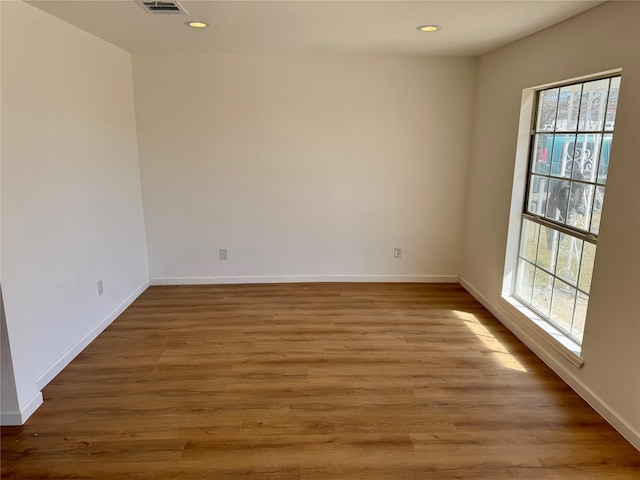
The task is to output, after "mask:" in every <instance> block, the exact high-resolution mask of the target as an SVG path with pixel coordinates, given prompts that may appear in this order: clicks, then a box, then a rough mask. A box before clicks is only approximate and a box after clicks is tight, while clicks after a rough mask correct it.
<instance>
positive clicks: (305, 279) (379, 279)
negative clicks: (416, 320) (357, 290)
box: [151, 275, 458, 285]
mask: <svg viewBox="0 0 640 480" xmlns="http://www.w3.org/2000/svg"><path fill="white" fill-rule="evenodd" d="M315 282H362V283H368V282H372V283H373V282H375V283H384V282H391V283H457V282H458V276H457V275H281V276H268V275H265V276H237V277H161V278H151V285H224V284H237V283H315Z"/></svg>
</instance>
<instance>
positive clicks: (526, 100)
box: [500, 69, 622, 368]
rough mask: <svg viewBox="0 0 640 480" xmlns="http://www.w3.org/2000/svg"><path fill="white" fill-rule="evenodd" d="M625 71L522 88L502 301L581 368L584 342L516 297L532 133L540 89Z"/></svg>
mask: <svg viewBox="0 0 640 480" xmlns="http://www.w3.org/2000/svg"><path fill="white" fill-rule="evenodd" d="M621 73H622V69H615V70H608V71H605V72H600V73H598V74H594V75H587V76H582V77H576V78H571V79H567V80H563V81H559V82H554V83H549V84H544V85H538V86H535V87H530V88H526V89H524V90H523V91H522V97H521V103H520V119H519V124H518V138H517V144H516V154H515V165H514V174H513V189H512V194H511V206H510V210H509V227H508V233H507V246H506V252H505V268H504V275H503V282H502V292H501V296H500V302H501V306H502V307H503V308H505V310H506V311H507V312H509V313H510V317H511V318H512V319H514V320H515V321H516V322H517V325H516V326H517V327H518V328H519V329H520V330H521V332H520V333H522V334H524V335H527V336H530V337H533V338H535V339H536V340H538V341H541V342H542V343H544V344H547V345H548V346H551V347H553V348H554V349H555V350H556V351H558V352H559V353H561V354H562V355H563V356H564V357H565V358H566V359H568V360H569V361H570V362H571V363H573V364H574V365H575V366H576V367H578V368H580V367H582V365H583V364H584V360H583V359H582V357H581V352H582V345H580V344H578V343H576V342H575V341H574V340H573V339H572V338H571V337H570V336H568V335H566V334H565V333H564V332H563V331H561V330H560V329H559V328H556V327H555V326H554V325H553V324H552V323H549V322H548V321H547V320H546V319H544V318H542V317H541V316H539V315H538V314H536V312H534V311H533V310H531V309H530V308H529V307H528V306H526V305H524V304H523V303H522V302H520V301H519V300H518V299H517V298H515V297H514V293H515V283H516V269H517V264H518V256H519V255H518V254H519V248H520V236H521V227H522V223H523V218H524V216H523V214H524V211H525V208H524V206H525V202H526V194H527V185H528V183H529V162H530V149H531V141H532V138H533V136H532V135H531V131H532V128H533V127H532V124H533V120H534V119H535V116H536V111H535V109H536V107H537V105H536V99H537V95H538V92H539V91H541V90H546V89H549V88H554V87H558V86H564V85H568V84H572V83H581V82H587V81H591V80H597V79H599V78H604V77H611V76H616V75H620V74H621Z"/></svg>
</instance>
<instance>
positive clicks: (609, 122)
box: [604, 77, 620, 131]
mask: <svg viewBox="0 0 640 480" xmlns="http://www.w3.org/2000/svg"><path fill="white" fill-rule="evenodd" d="M619 91H620V77H616V78H612V79H611V86H610V87H609V103H608V105H607V115H606V121H605V124H604V129H605V130H607V131H612V130H613V126H614V125H615V123H616V110H617V108H618V92H619Z"/></svg>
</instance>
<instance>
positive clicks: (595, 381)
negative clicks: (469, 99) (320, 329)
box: [461, 2, 640, 448]
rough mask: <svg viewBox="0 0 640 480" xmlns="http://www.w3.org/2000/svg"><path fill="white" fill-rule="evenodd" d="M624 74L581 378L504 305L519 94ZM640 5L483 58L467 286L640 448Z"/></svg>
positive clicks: (598, 13)
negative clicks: (615, 72) (605, 74)
mask: <svg viewBox="0 0 640 480" xmlns="http://www.w3.org/2000/svg"><path fill="white" fill-rule="evenodd" d="M619 67H622V69H623V71H622V87H621V93H620V99H619V102H620V103H619V107H618V116H617V123H616V131H615V138H614V143H613V149H612V154H611V155H612V156H611V167H610V173H609V178H608V181H607V193H606V199H605V205H604V212H603V220H602V224H601V228H600V238H599V241H598V250H597V258H596V265H595V270H594V276H593V282H592V287H591V299H590V305H589V311H588V316H587V323H586V331H585V335H584V343H583V348H582V357H583V359H584V366H583V367H582V369H577V368H576V367H575V366H574V365H573V364H571V363H570V362H569V361H568V360H566V359H565V358H564V357H563V356H561V355H560V354H559V353H558V352H557V351H555V350H553V349H552V348H550V347H549V346H548V345H546V344H544V343H543V342H540V339H539V338H536V337H535V335H533V336H530V335H528V334H527V332H526V331H525V330H524V329H523V328H522V327H521V326H519V325H518V322H517V320H516V319H515V318H514V316H513V315H512V312H510V311H509V310H508V309H507V308H506V307H505V306H504V305H502V304H501V302H500V300H499V295H500V293H501V289H502V280H503V268H504V257H505V246H506V239H507V227H508V221H509V206H510V195H511V187H512V180H513V173H514V159H515V151H516V137H517V133H518V131H517V129H518V116H519V109H520V98H521V94H522V90H523V89H525V88H528V87H534V86H537V85H542V84H545V83H550V82H556V81H560V80H563V79H569V78H574V77H578V76H582V75H588V74H593V73H597V72H601V71H606V70H610V69H615V68H619ZM639 115H640V3H637V2H620V3H618V2H609V3H606V4H604V5H603V6H600V7H597V8H595V9H593V10H590V11H588V12H586V13H584V14H582V15H580V16H578V17H575V18H573V19H571V20H569V21H567V22H564V23H562V24H559V25H557V26H555V27H552V28H550V29H548V30H545V31H543V32H540V33H538V34H535V35H533V36H531V37H528V38H526V39H523V40H521V41H518V42H516V43H513V44H511V45H509V46H506V47H504V48H501V49H498V50H496V51H494V52H491V53H489V54H487V55H485V56H483V57H481V58H480V61H479V70H478V90H477V102H476V120H475V128H474V142H473V149H472V160H471V172H470V183H469V198H468V202H467V212H468V213H467V215H468V216H467V223H466V235H465V238H466V242H465V246H464V259H463V263H462V270H461V272H462V274H461V279H462V281H463V282H464V283H465V285H467V286H468V287H469V288H470V290H471V291H472V292H473V293H475V294H476V295H477V296H478V298H481V299H482V300H483V301H484V303H485V304H486V305H487V306H488V307H489V308H490V309H491V310H492V311H493V312H494V314H496V315H497V316H498V317H499V318H500V319H502V320H503V321H504V322H505V323H507V324H508V325H509V326H511V327H512V329H514V330H515V331H517V332H518V333H519V334H520V335H521V337H522V338H523V339H525V340H526V341H527V343H528V344H529V345H530V346H531V347H532V348H533V349H534V351H536V352H537V353H538V354H539V355H540V356H541V357H542V358H543V359H545V360H546V361H547V363H549V364H550V365H551V366H552V367H553V368H554V369H555V370H556V371H557V372H558V373H559V374H560V375H561V376H562V377H563V378H564V379H565V380H566V381H567V382H568V383H569V384H570V385H571V386H572V387H574V389H576V390H577V391H578V392H579V393H581V394H582V395H583V397H584V398H585V399H587V400H588V401H589V402H590V403H591V404H592V405H594V406H595V407H596V408H597V409H598V410H600V412H601V413H603V415H604V416H605V417H606V418H607V419H608V420H609V421H610V422H612V423H613V424H614V426H616V427H617V428H618V429H619V430H620V431H621V432H622V433H623V434H625V435H626V436H627V438H629V439H630V440H632V441H633V442H634V443H635V445H636V446H637V447H638V448H640V433H639V432H640V373H638V372H640V313H639V312H640V311H639V309H638V295H639V294H640V255H639V247H640V214H639V211H640V197H639V196H638V185H640V163H639V162H638V159H639V158H640V149H639V143H638V132H640V119H639Z"/></svg>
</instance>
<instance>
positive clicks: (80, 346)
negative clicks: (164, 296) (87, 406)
mask: <svg viewBox="0 0 640 480" xmlns="http://www.w3.org/2000/svg"><path fill="white" fill-rule="evenodd" d="M149 285H150V282H149V279H147V280H145V281H144V282H142V284H141V285H140V286H139V287H138V288H136V289H135V290H134V291H133V293H131V295H129V296H128V297H127V298H125V299H124V300H123V301H122V302H121V303H120V304H119V305H118V306H117V307H115V308H114V309H113V310H111V312H109V314H108V315H107V316H106V317H105V318H104V319H103V320H102V321H101V322H100V323H98V324H97V325H96V326H95V327H94V328H93V329H92V330H91V331H90V332H89V333H87V334H86V335H85V336H84V337H82V338H81V339H80V340H79V341H78V342H77V343H76V344H75V345H73V346H72V347H71V348H70V349H69V350H67V351H66V352H65V353H64V354H63V355H62V356H61V357H60V358H58V360H56V361H55V362H54V363H53V365H51V366H50V367H49V368H47V369H46V370H45V371H44V372H43V373H42V374H40V376H39V377H38V378H37V379H36V385H37V387H38V389H40V390H42V389H43V388H44V387H45V386H46V385H47V384H48V383H49V382H50V381H51V380H53V379H54V377H55V376H56V375H58V374H59V373H60V372H61V371H62V370H63V369H64V367H66V366H67V365H69V363H70V362H71V360H73V359H74V358H76V356H78V354H79V353H80V352H82V350H84V349H85V348H86V347H87V345H89V344H90V343H91V342H92V341H93V340H95V339H96V337H97V336H98V335H100V334H101V333H102V332H103V331H104V329H105V328H107V327H108V326H109V325H111V323H112V322H113V321H114V320H115V319H116V318H118V315H120V314H121V313H122V312H124V311H125V310H126V309H127V307H128V306H129V305H131V304H132V303H133V302H134V301H135V299H136V298H138V297H139V296H140V295H141V294H142V292H144V291H145V290H146V289H147V288H148V287H149Z"/></svg>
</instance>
